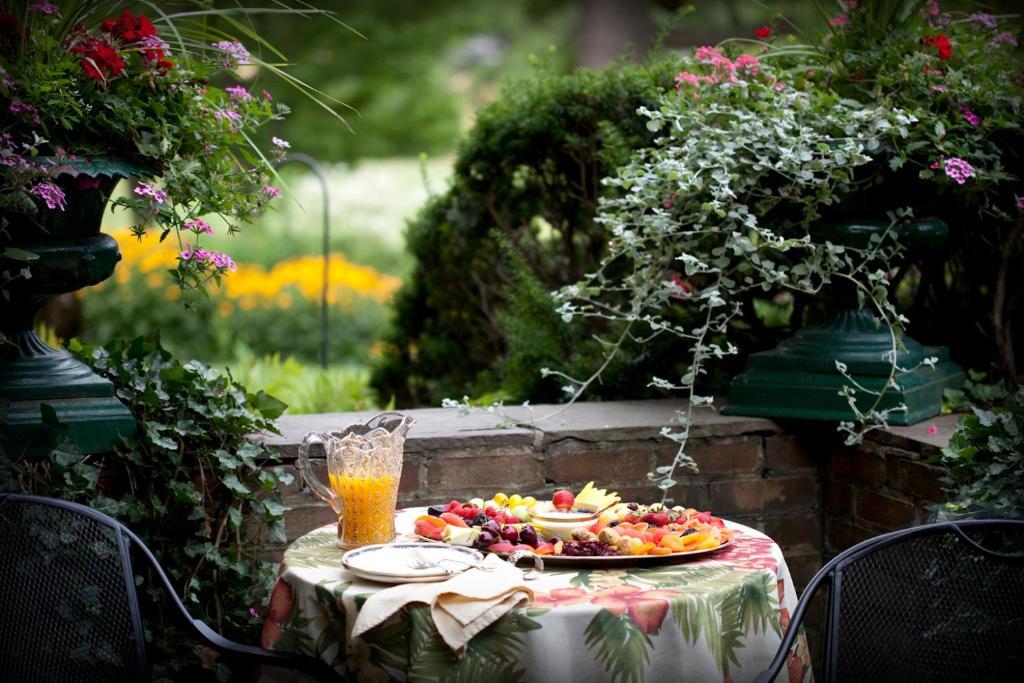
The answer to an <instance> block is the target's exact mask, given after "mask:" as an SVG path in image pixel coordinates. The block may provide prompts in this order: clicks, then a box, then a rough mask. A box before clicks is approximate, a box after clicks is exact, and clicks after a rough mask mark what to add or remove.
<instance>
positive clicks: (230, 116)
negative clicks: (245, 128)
mask: <svg viewBox="0 0 1024 683" xmlns="http://www.w3.org/2000/svg"><path fill="white" fill-rule="evenodd" d="M213 116H214V118H216V119H217V120H218V121H223V120H224V119H227V120H228V121H231V122H233V123H241V122H242V115H241V114H239V113H238V112H237V111H235V110H234V109H218V110H217V111H215V112H213Z"/></svg>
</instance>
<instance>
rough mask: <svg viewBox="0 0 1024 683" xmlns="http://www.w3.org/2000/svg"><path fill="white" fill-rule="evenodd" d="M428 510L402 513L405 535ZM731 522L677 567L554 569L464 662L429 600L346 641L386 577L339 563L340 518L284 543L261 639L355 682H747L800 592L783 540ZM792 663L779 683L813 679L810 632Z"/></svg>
mask: <svg viewBox="0 0 1024 683" xmlns="http://www.w3.org/2000/svg"><path fill="white" fill-rule="evenodd" d="M424 513H425V509H424V508H411V509H407V510H400V511H399V514H398V520H397V526H398V529H399V532H400V533H403V532H408V531H411V529H412V522H413V520H414V519H415V518H416V517H418V516H419V515H421V514H424ZM727 524H728V526H729V527H730V528H732V529H735V530H736V534H735V536H734V539H735V540H734V543H733V545H732V546H731V547H729V548H726V549H725V550H723V551H721V552H718V553H713V554H711V555H708V556H706V557H704V558H701V559H694V560H691V561H688V562H685V563H681V564H666V565H658V566H650V567H623V568H619V569H568V568H565V567H559V568H553V567H548V568H546V569H545V570H544V572H543V573H542V574H541V576H540V577H539V578H537V579H536V580H534V581H531V582H530V584H529V585H530V587H531V588H533V590H534V592H535V594H536V597H535V599H534V601H533V603H531V604H530V605H529V606H528V607H525V608H519V609H517V610H515V611H513V612H511V613H509V614H507V615H506V616H505V617H503V618H502V619H500V620H499V621H497V622H495V623H494V624H492V625H491V626H490V627H488V628H487V629H485V630H484V631H482V632H481V633H480V634H478V635H477V636H476V637H475V638H474V639H473V640H472V641H471V642H470V644H469V647H468V648H467V650H466V653H465V655H464V656H463V657H462V658H461V659H460V658H456V657H455V655H454V654H453V653H452V652H451V650H450V649H448V647H447V646H446V645H445V643H444V641H442V640H441V638H440V637H439V636H438V634H437V632H436V630H435V629H434V627H433V623H432V622H431V619H430V613H429V611H428V610H427V608H426V606H425V605H414V606H410V607H408V608H406V610H405V611H404V612H403V613H401V614H399V615H398V616H396V617H394V618H392V619H391V620H389V621H387V622H385V623H384V624H382V625H380V626H378V627H377V628H375V629H373V630H371V631H369V632H367V633H365V634H364V635H363V637H361V638H351V636H350V634H351V630H352V625H353V624H354V623H355V619H356V615H357V614H358V612H359V609H360V608H361V607H362V605H363V603H365V601H366V599H367V598H368V597H369V596H370V595H371V594H372V593H374V592H376V591H379V590H382V589H383V588H386V587H387V586H385V585H384V584H379V583H374V582H371V581H366V580H363V579H360V578H357V577H355V576H353V575H352V574H350V573H349V572H347V571H345V570H344V569H342V568H341V556H342V555H343V554H344V551H343V550H342V549H340V548H338V546H337V544H336V542H337V534H336V527H335V525H329V526H325V527H322V528H320V529H316V530H314V531H311V532H309V533H308V534H306V535H305V536H302V537H301V538H299V539H297V540H296V541H295V542H294V543H292V544H291V545H290V546H289V547H288V549H287V550H286V551H285V554H284V559H283V560H282V561H281V569H280V574H279V578H278V580H277V583H276V584H275V586H274V590H273V592H272V594H271V597H270V604H269V606H268V608H267V611H266V620H265V622H264V628H263V643H262V644H263V646H264V647H269V648H272V649H277V650H282V651H288V652H301V653H304V654H309V655H313V656H316V657H320V658H321V659H323V660H324V661H326V662H327V663H328V664H330V665H331V666H333V667H334V668H335V669H336V670H337V671H338V672H339V673H345V672H351V673H355V674H357V677H358V680H360V681H363V680H369V681H375V680H380V681H385V680H421V681H422V680H435V679H438V678H441V677H444V678H446V679H451V680H467V681H477V680H488V681H490V683H509V682H511V681H519V680H522V681H559V682H563V681H564V682H568V681H625V682H640V681H699V682H701V683H703V682H705V681H723V682H732V683H740V682H741V681H750V680H753V678H754V677H755V676H756V675H757V674H758V673H759V672H760V671H762V670H764V669H765V668H767V666H768V664H769V662H770V661H771V659H772V657H773V656H774V655H775V651H776V650H777V648H778V646H779V643H780V642H781V638H782V633H783V632H784V629H786V628H787V627H788V624H789V615H790V614H791V613H792V611H793V610H794V609H795V607H796V602H797V597H796V592H795V590H794V588H793V583H792V579H791V578H790V574H789V569H788V568H787V567H786V561H785V559H784V558H783V557H782V551H781V550H780V549H779V547H778V545H776V544H775V542H774V541H772V539H770V538H768V537H767V536H765V535H764V534H762V533H760V532H758V531H756V530H754V529H751V528H749V527H746V526H743V525H741V524H736V523H733V522H727ZM788 664H789V666H788V670H784V671H783V674H782V675H781V676H780V680H789V681H800V682H802V681H809V680H811V679H812V674H811V667H810V655H809V652H808V649H807V643H806V640H805V639H804V638H803V637H802V636H801V637H800V638H799V639H798V640H797V645H796V647H795V648H794V650H793V651H792V652H790V656H789V663H788ZM290 680H295V679H294V676H291V677H290Z"/></svg>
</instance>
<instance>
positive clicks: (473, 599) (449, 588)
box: [352, 555, 533, 657]
mask: <svg viewBox="0 0 1024 683" xmlns="http://www.w3.org/2000/svg"><path fill="white" fill-rule="evenodd" d="M483 565H484V566H486V567H489V568H490V569H489V571H484V570H481V569H469V570H467V571H464V572H462V573H461V574H457V575H455V576H454V577H452V578H450V579H448V580H447V581H440V582H436V583H406V584H401V585H398V586H393V587H391V588H387V589H385V590H382V591H380V592H379V593H374V594H373V595H371V596H370V597H369V599H368V600H367V601H366V603H365V604H364V605H363V608H362V609H361V610H360V611H359V616H358V617H356V623H355V625H354V626H353V627H352V635H353V636H359V635H362V634H363V633H366V632H367V631H369V630H370V629H372V628H373V627H374V626H377V625H378V624H381V623H383V622H384V621H385V620H387V619H388V618H389V617H391V615H393V614H395V613H396V612H398V611H399V610H400V609H402V608H403V607H405V606H406V605H408V604H409V603H412V602H422V603H425V604H427V605H429V606H430V614H431V617H432V618H433V620H434V625H435V626H436V627H437V631H438V633H440V634H441V638H443V639H444V642H445V643H447V644H448V647H450V648H451V649H452V651H453V652H455V654H456V655H458V656H460V657H461V656H462V655H463V654H464V653H465V651H466V645H467V644H468V643H469V641H470V640H471V639H472V638H473V636H475V635H476V634H477V633H480V631H482V630H484V629H485V628H487V627H488V626H490V625H491V624H493V623H494V622H495V621H497V620H498V619H500V618H501V617H502V616H503V615H505V614H506V613H508V612H509V611H510V610H512V609H514V608H515V607H518V606H519V605H523V604H528V603H529V602H530V601H531V600H533V591H532V590H531V589H530V588H529V587H528V586H526V585H525V584H524V582H523V572H522V570H520V569H518V568H516V567H513V566H512V565H510V564H509V563H508V562H505V561H503V560H502V559H501V558H499V557H498V556H497V555H488V556H487V557H486V558H484V561H483Z"/></svg>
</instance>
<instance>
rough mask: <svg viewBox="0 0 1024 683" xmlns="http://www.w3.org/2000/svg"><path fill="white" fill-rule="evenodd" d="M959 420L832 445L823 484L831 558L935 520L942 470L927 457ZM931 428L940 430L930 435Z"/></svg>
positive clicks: (950, 418) (825, 543)
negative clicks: (889, 533) (869, 540)
mask: <svg viewBox="0 0 1024 683" xmlns="http://www.w3.org/2000/svg"><path fill="white" fill-rule="evenodd" d="M955 423H956V418H955V417H953V416H945V417H942V418H939V419H937V420H933V421H928V422H924V423H921V424H919V425H915V426H913V427H903V428H897V429H893V430H890V431H889V432H887V433H879V434H876V435H873V436H872V438H871V439H869V440H867V441H865V442H864V443H862V444H860V445H859V446H856V447H852V448H851V447H840V448H835V449H833V452H832V454H831V457H830V458H829V459H828V462H827V464H826V466H825V469H824V483H823V493H824V495H823V513H824V517H823V519H824V526H825V536H824V538H823V551H824V553H825V555H826V556H832V555H834V554H836V553H838V552H840V551H842V550H845V549H846V548H849V547H850V546H852V545H855V544H856V543H859V542H860V541H862V540H864V539H866V538H870V537H872V536H877V535H878V534H880V533H884V532H886V531H893V530H895V529H902V528H904V527H908V526H913V525H915V524H923V523H926V522H929V521H931V520H932V519H933V518H934V514H935V506H936V504H937V503H939V502H940V501H941V500H942V486H941V482H940V479H941V477H942V468H940V467H938V466H936V465H933V464H929V463H928V462H926V460H928V459H929V458H931V457H932V456H934V455H936V454H937V453H938V451H939V449H940V448H941V447H942V446H944V445H945V443H946V442H948V439H949V435H950V434H951V433H952V430H953V426H954V425H955ZM932 426H934V427H935V428H936V430H935V431H936V433H935V434H929V433H928V428H929V427H932Z"/></svg>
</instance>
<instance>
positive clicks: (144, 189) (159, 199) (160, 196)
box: [135, 183, 167, 204]
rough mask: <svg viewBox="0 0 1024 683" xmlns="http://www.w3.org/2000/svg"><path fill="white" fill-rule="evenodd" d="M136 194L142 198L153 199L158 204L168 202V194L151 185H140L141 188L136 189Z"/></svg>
mask: <svg viewBox="0 0 1024 683" xmlns="http://www.w3.org/2000/svg"><path fill="white" fill-rule="evenodd" d="M135 194H137V195H139V196H140V197H152V198H153V201H155V202H156V203H157V204H163V203H164V202H165V201H167V193H166V192H164V191H163V190H161V189H160V188H159V187H154V186H153V185H150V184H149V183H139V186H138V187H136V188H135Z"/></svg>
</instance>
